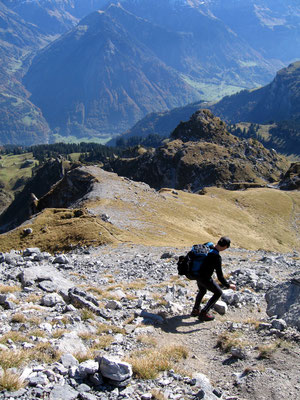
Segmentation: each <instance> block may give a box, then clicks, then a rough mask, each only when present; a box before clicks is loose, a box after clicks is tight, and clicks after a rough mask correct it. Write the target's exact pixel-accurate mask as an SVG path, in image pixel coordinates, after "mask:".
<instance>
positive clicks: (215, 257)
mask: <svg viewBox="0 0 300 400" xmlns="http://www.w3.org/2000/svg"><path fill="white" fill-rule="evenodd" d="M229 247H230V239H229V238H228V237H226V236H222V237H221V238H220V239H219V241H218V243H217V244H216V246H215V247H213V248H212V249H211V250H210V252H209V253H208V254H207V256H206V257H205V259H204V261H203V264H202V265H201V268H200V271H199V273H198V276H197V286H198V289H199V291H198V294H197V296H196V300H195V304H194V308H193V310H192V313H191V315H192V316H193V317H198V318H199V320H200V321H212V320H213V319H214V318H215V317H214V316H212V315H210V314H208V312H209V310H210V309H211V308H212V307H213V306H214V305H215V303H216V302H217V301H218V300H219V298H220V297H221V295H222V293H223V292H222V289H221V288H220V286H219V285H218V284H217V283H216V282H215V281H214V280H213V279H212V275H213V273H214V271H215V272H216V274H217V277H218V280H219V281H220V282H221V284H222V285H223V286H225V287H226V288H228V289H233V290H235V289H236V286H235V285H234V284H232V283H229V282H227V280H226V279H225V278H224V276H223V271H222V258H221V256H220V254H219V253H220V252H221V251H224V250H226V249H228V248H229ZM207 290H209V291H211V292H213V296H212V297H211V298H210V299H209V300H208V302H207V303H206V305H205V306H204V308H203V309H202V310H200V304H201V301H202V299H203V297H204V295H205V294H206V292H207Z"/></svg>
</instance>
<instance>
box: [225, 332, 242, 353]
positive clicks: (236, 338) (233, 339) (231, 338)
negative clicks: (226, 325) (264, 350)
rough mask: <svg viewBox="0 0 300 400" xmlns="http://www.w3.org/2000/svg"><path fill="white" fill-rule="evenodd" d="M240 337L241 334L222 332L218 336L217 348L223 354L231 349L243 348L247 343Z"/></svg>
mask: <svg viewBox="0 0 300 400" xmlns="http://www.w3.org/2000/svg"><path fill="white" fill-rule="evenodd" d="M241 336H242V332H223V333H221V334H220V335H219V336H218V340H217V347H219V348H220V349H221V350H223V351H224V352H229V351H230V350H231V349H232V347H239V348H244V347H245V346H246V345H247V344H248V343H246V342H245V341H244V340H243V339H242V338H241Z"/></svg>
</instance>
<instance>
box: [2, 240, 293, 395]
mask: <svg viewBox="0 0 300 400" xmlns="http://www.w3.org/2000/svg"><path fill="white" fill-rule="evenodd" d="M182 251H183V250H179V249H178V248H171V247H167V248H162V247H145V246H126V245H124V244H123V245H120V246H118V247H108V246H105V247H100V248H99V247H96V248H95V247H94V248H92V247H91V248H89V249H83V248H78V249H77V250H76V251H73V252H70V253H68V254H60V255H56V256H51V255H50V254H49V253H46V252H41V251H40V250H39V249H38V248H28V249H26V250H25V251H24V252H21V253H20V252H15V251H11V252H10V253H1V254H0V260H1V264H2V266H3V268H1V272H0V282H1V285H0V290H1V294H0V308H1V309H2V310H1V328H0V341H1V357H0V365H1V368H2V371H1V373H0V385H1V392H0V398H1V399H7V398H18V399H20V400H29V399H33V398H49V399H51V400H60V399H62V398H64V399H66V398H67V399H74V400H75V399H81V400H97V399H99V400H100V399H101V400H104V399H105V400H113V399H114V400H116V399H118V400H119V399H131V400H146V399H160V400H161V399H163V400H168V399H170V400H171V399H173V400H174V399H185V400H192V399H195V397H196V398H197V397H198V398H199V397H200V398H203V397H204V398H209V399H211V400H217V399H218V398H222V399H224V400H230V399H233V398H234V399H238V400H242V399H244V400H250V399H253V398H263V397H264V396H266V397H267V398H271V397H272V396H273V397H274V393H275V391H276V395H275V397H276V398H279V397H284V396H285V395H286V393H289V395H290V396H291V397H292V398H296V397H297V392H298V391H299V377H298V373H297V368H295V366H296V365H298V364H299V357H300V353H299V340H300V333H299V331H298V330H297V328H295V326H294V324H295V323H296V321H297V320H298V318H299V302H297V296H299V290H298V289H299V287H298V286H297V285H296V284H295V283H293V282H296V281H297V277H298V276H299V274H298V269H299V265H298V258H299V257H298V254H296V253H288V254H280V253H272V252H264V251H247V250H245V249H237V248H231V249H230V250H229V251H228V252H227V253H226V254H224V256H223V260H224V264H225V266H226V267H225V269H226V273H227V274H228V276H229V279H230V280H231V281H234V282H235V283H236V285H237V288H238V290H237V291H236V292H233V291H231V290H224V294H223V298H222V301H220V302H218V303H217V304H216V306H215V311H214V313H215V315H216V319H215V321H213V322H210V323H202V324H201V323H199V322H198V320H197V319H196V318H193V317H190V311H191V307H192V304H193V300H194V296H195V293H196V286H195V284H194V282H192V281H188V280H186V279H184V278H182V277H181V278H179V277H178V275H177V269H176V259H177V257H178V255H180V254H182ZM291 279H292V281H291ZM276 287H280V289H277V290H280V293H282V294H283V293H284V290H285V289H284V288H286V289H287V290H289V291H290V293H292V292H293V293H294V295H292V296H290V297H289V303H286V302H285V303H284V304H285V306H288V307H289V310H290V314H289V318H288V319H287V321H285V320H284V318H285V314H282V313H281V312H280V311H276V315H272V317H269V316H268V314H267V312H268V309H269V310H271V309H272V307H273V306H274V304H276V302H277V298H276V296H275V298H272V296H273V289H274V288H276ZM297 290H298V292H297ZM297 293H298V295H297ZM266 294H268V296H267V297H265V296H266ZM271 294H272V296H271ZM266 299H267V302H266ZM293 301H294V303H293ZM162 357H164V358H162Z"/></svg>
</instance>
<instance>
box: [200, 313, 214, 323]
mask: <svg viewBox="0 0 300 400" xmlns="http://www.w3.org/2000/svg"><path fill="white" fill-rule="evenodd" d="M214 319H215V317H214V316H213V315H210V314H207V313H206V312H205V311H201V313H200V314H199V321H213V320H214Z"/></svg>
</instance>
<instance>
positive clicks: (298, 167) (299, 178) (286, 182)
mask: <svg viewBox="0 0 300 400" xmlns="http://www.w3.org/2000/svg"><path fill="white" fill-rule="evenodd" d="M279 186H280V188H281V189H282V190H299V189H300V162H295V163H292V164H291V166H290V168H289V169H288V171H287V172H286V174H285V175H284V177H283V178H282V180H281V181H280V183H279Z"/></svg>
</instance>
